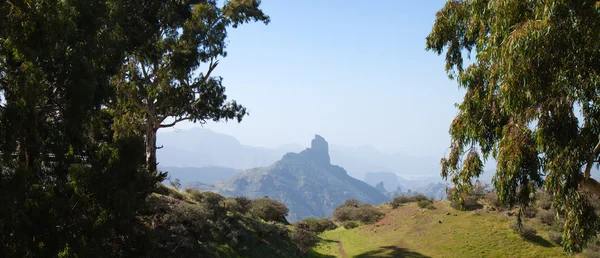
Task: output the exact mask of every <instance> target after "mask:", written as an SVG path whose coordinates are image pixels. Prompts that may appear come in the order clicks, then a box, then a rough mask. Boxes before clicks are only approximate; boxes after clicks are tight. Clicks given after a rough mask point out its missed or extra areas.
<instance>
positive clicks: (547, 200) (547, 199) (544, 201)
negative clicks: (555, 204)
mask: <svg viewBox="0 0 600 258" xmlns="http://www.w3.org/2000/svg"><path fill="white" fill-rule="evenodd" d="M536 204H537V207H538V208H540V209H542V210H549V209H550V208H552V196H550V195H549V194H548V193H546V192H538V196H537V201H536Z"/></svg>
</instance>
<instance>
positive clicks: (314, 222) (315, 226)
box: [295, 217, 337, 233]
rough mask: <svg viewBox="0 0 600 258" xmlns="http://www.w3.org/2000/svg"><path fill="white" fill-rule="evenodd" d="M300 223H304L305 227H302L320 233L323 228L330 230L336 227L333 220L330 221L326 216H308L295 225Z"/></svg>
mask: <svg viewBox="0 0 600 258" xmlns="http://www.w3.org/2000/svg"><path fill="white" fill-rule="evenodd" d="M300 224H304V225H306V227H304V228H305V229H307V230H308V231H310V232H313V233H321V232H323V231H325V230H332V229H335V228H337V226H336V225H335V223H333V221H331V220H330V219H328V218H320V219H317V218H315V217H310V218H306V219H303V220H301V221H300V222H297V223H295V226H296V227H298V225H300Z"/></svg>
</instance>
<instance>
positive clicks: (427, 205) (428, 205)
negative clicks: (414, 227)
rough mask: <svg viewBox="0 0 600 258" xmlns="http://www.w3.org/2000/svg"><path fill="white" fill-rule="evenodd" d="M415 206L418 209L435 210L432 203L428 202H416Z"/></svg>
mask: <svg viewBox="0 0 600 258" xmlns="http://www.w3.org/2000/svg"><path fill="white" fill-rule="evenodd" d="M417 206H419V208H423V209H428V210H433V209H435V207H434V206H433V202H432V201H430V200H421V201H418V202H417Z"/></svg>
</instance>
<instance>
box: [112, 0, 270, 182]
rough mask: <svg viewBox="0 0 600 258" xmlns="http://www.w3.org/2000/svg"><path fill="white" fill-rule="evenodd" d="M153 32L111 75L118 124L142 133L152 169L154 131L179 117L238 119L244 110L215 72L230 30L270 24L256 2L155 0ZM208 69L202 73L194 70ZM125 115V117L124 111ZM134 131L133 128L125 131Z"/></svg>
mask: <svg viewBox="0 0 600 258" xmlns="http://www.w3.org/2000/svg"><path fill="white" fill-rule="evenodd" d="M157 2H159V5H160V7H159V8H160V11H159V12H158V17H156V21H155V23H156V27H154V31H153V35H152V36H151V37H149V38H148V40H147V42H145V45H144V46H143V47H142V48H140V49H138V50H137V51H135V52H131V53H129V54H128V56H127V60H126V62H125V63H124V65H123V67H122V70H121V72H120V73H119V74H118V75H117V76H115V77H114V78H113V81H112V82H113V84H114V86H115V87H116V88H117V101H116V102H115V103H112V106H111V108H113V110H114V112H115V113H116V114H119V115H117V116H119V117H121V118H122V119H121V120H117V121H115V126H116V127H117V128H132V127H133V130H137V131H140V132H143V134H144V135H145V139H146V160H147V166H148V170H150V171H156V166H157V163H156V150H157V146H156V133H157V131H158V130H159V129H160V128H165V127H172V126H174V125H175V124H177V123H178V122H181V121H186V120H188V121H192V122H200V123H205V122H206V121H208V120H214V121H220V120H228V119H237V121H238V122H239V121H241V119H242V117H244V116H245V115H246V114H247V113H246V108H244V107H243V106H241V105H239V104H237V103H236V102H235V101H231V102H228V101H227V96H226V95H225V87H223V85H222V78H221V77H215V76H212V73H213V71H214V70H215V69H216V67H217V65H218V64H219V58H222V57H225V56H226V55H227V52H225V47H226V42H225V40H226V38H227V28H228V27H233V28H236V27H237V26H239V25H241V24H243V23H247V22H250V21H262V22H264V23H265V24H266V23H268V22H269V17H268V16H266V15H265V14H264V13H263V12H262V10H260V9H259V5H260V1H257V0H228V1H225V3H224V5H223V6H222V7H218V6H217V1H216V0H208V1H204V0H203V1H200V0H185V1H170V0H162V1H157ZM203 67H205V68H206V70H205V72H204V73H199V74H196V72H197V70H198V69H199V68H203ZM121 114H122V115H121ZM126 131H131V130H126Z"/></svg>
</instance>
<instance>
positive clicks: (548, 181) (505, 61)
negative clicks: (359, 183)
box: [426, 0, 600, 251]
mask: <svg viewBox="0 0 600 258" xmlns="http://www.w3.org/2000/svg"><path fill="white" fill-rule="evenodd" d="M599 30H600V3H599V2H597V1H565V0H548V1H520V0H509V1H486V0H464V1H458V0H453V1H447V2H446V4H445V6H444V7H443V8H442V9H441V10H440V11H439V12H438V13H437V14H436V20H435V24H434V26H433V29H432V31H431V33H430V34H429V35H428V36H427V39H426V41H427V47H426V49H427V50H430V51H434V52H436V53H437V54H442V53H445V56H446V72H447V73H448V75H449V77H450V78H451V79H454V78H456V80H457V82H458V85H459V86H460V87H462V88H464V89H466V93H465V97H464V100H463V101H462V103H460V104H459V105H458V109H459V113H458V115H457V116H456V117H455V119H454V120H453V122H452V124H451V126H450V135H451V139H452V141H451V146H450V153H449V155H448V156H447V157H445V158H442V160H441V164H442V173H441V175H442V177H443V178H445V179H448V178H449V179H450V180H451V181H452V183H453V184H454V185H455V186H456V188H457V191H456V192H457V194H460V193H465V192H469V191H470V190H471V189H472V185H471V179H472V178H475V177H478V176H479V175H481V173H482V172H483V164H484V162H485V161H486V160H488V159H489V158H494V159H496V160H497V162H498V165H497V168H496V174H495V176H494V178H493V184H494V187H495V188H496V190H497V191H498V198H499V199H500V201H502V202H503V203H504V204H508V205H510V206H512V205H516V204H518V205H519V206H520V210H521V211H523V210H524V209H525V208H526V207H527V205H528V204H529V203H530V202H531V201H532V200H533V198H534V197H535V195H534V192H535V187H536V186H542V185H543V186H544V187H545V190H546V191H548V192H549V193H550V194H552V195H553V196H554V204H555V205H556V207H558V208H559V209H560V210H561V211H562V212H564V214H565V226H564V231H563V237H564V240H565V241H563V242H562V245H563V247H564V248H565V250H567V251H580V250H581V249H582V248H584V247H585V245H586V242H587V241H588V240H589V239H590V238H591V237H593V236H595V235H596V234H597V233H598V228H599V227H598V226H599V223H598V217H597V215H596V213H595V212H594V210H593V207H592V206H591V204H590V202H589V201H588V198H587V194H586V193H585V192H586V191H585V190H586V189H590V190H592V192H593V193H595V194H598V193H599V192H600V191H598V190H600V188H599V187H598V183H597V181H596V180H594V179H593V178H591V177H590V169H591V168H592V166H593V165H598V158H599V154H600V142H599V138H600V91H599V90H600V52H599V51H598V49H600V33H598V31H599ZM465 55H467V56H473V55H474V57H475V59H474V60H473V62H472V63H471V64H469V65H468V66H467V67H466V68H465V62H464V56H465ZM578 113H579V114H578ZM519 222H520V216H519Z"/></svg>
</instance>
